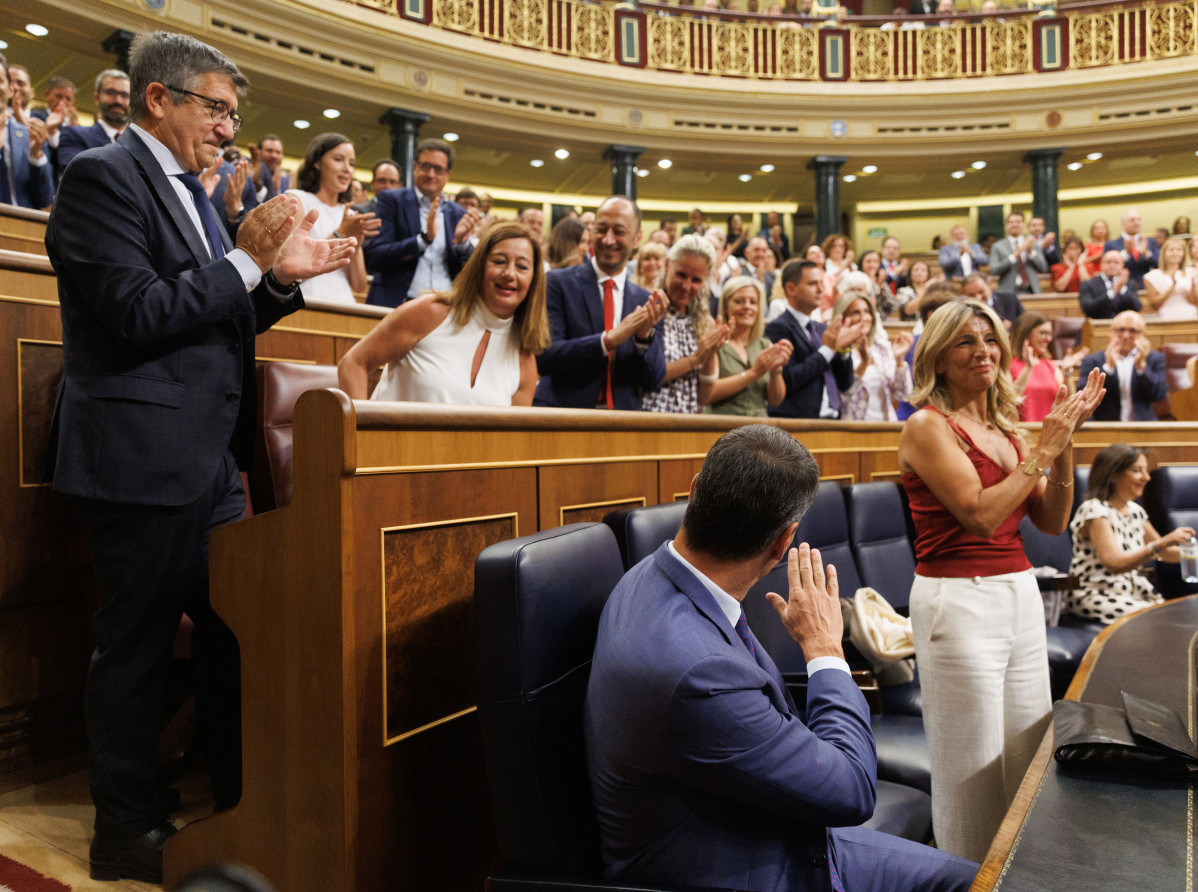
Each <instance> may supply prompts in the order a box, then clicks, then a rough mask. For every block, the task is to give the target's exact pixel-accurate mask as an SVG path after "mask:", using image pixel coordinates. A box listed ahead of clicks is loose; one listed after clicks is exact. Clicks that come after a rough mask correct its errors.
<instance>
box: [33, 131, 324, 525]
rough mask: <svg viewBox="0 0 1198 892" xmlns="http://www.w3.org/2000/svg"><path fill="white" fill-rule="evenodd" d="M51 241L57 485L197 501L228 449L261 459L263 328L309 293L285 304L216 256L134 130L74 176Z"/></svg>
mask: <svg viewBox="0 0 1198 892" xmlns="http://www.w3.org/2000/svg"><path fill="white" fill-rule="evenodd" d="M225 247H226V249H227V250H231V249H232V245H231V244H226V245H225ZM46 248H47V251H48V253H49V255H50V261H51V263H52V264H53V265H54V270H55V272H56V273H57V274H58V300H59V304H60V305H61V312H62V336H63V362H64V370H63V377H62V382H61V384H60V385H59V390H58V402H57V405H56V407H55V417H54V425H55V428H56V432H57V449H56V453H55V456H52V457H51V460H52V461H53V460H54V459H55V457H56V459H57V460H56V462H55V466H54V468H53V478H54V488H55V489H56V490H58V491H59V492H63V493H67V494H68V495H78V496H85V497H87V498H92V499H101V500H105V501H109V502H120V503H127V504H138V505H184V504H188V503H190V502H193V501H194V500H195V499H196V498H198V497H199V495H200V494H201V492H202V491H203V489H204V488H205V487H206V486H211V484H212V481H213V479H214V478H215V477H216V474H217V470H218V468H219V466H220V463H221V461H222V460H223V458H224V454H225V451H226V450H229V449H231V450H232V451H233V453H234V455H235V456H236V457H237V459H238V464H239V465H241V466H242V467H248V466H249V463H250V459H251V458H252V456H253V430H254V421H255V415H256V411H255V406H256V399H257V397H256V394H257V387H256V385H255V376H254V335H255V333H256V332H260V331H265V330H266V329H267V328H269V327H270V326H271V325H273V324H274V323H275V322H276V321H277V320H279V319H280V318H282V317H283V316H286V315H287V314H288V313H291V312H293V311H295V310H297V309H299V308H300V307H302V306H303V299H302V297H300V296H298V295H297V296H296V297H295V298H294V299H293V300H292V301H290V302H288V303H283V302H280V301H279V300H277V299H276V298H275V297H274V296H273V295H272V294H271V293H270V291H269V290H268V289H267V287H266V285H265V284H261V285H259V286H258V287H257V288H256V289H255V290H254V291H253V292H252V293H247V292H246V290H245V285H244V283H243V282H242V280H241V276H240V275H238V273H237V270H236V269H235V268H234V266H233V264H232V263H229V262H228V261H225V260H219V261H214V260H212V259H211V258H210V257H209V256H208V253H207V251H206V249H205V247H204V243H203V241H202V240H201V238H200V235H199V233H198V232H197V231H196V229H195V227H194V225H193V224H192V222H191V220H190V218H189V217H188V216H187V213H186V211H185V210H184V208H183V205H182V203H181V201H180V200H179V197H178V195H177V194H176V193H175V190H174V189H173V188H172V187H171V184H170V183H169V182H168V181H167V177H166V176H165V175H164V174H163V172H162V168H161V167H160V166H159V164H158V162H157V161H156V160H155V159H154V157H153V156H152V155H151V154H150V150H149V149H148V148H147V147H146V145H145V144H144V143H143V142H142V141H141V139H140V138H139V137H138V136H137V135H136V134H135V133H134V132H133V131H132V130H126V131H124V132H123V133H122V134H121V136H120V139H119V140H118V141H117V142H116V143H112V144H110V145H107V146H104V147H103V148H100V149H97V150H95V151H93V152H86V153H84V154H82V155H80V156H79V157H78V158H76V159H75V161H74V162H73V163H72V164H71V166H70V168H69V169H68V170H67V171H66V172H65V173H64V174H63V179H62V189H61V190H60V192H59V195H58V201H57V202H56V204H55V207H54V210H53V212H52V213H51V214H50V221H49V223H48V224H47V226H46Z"/></svg>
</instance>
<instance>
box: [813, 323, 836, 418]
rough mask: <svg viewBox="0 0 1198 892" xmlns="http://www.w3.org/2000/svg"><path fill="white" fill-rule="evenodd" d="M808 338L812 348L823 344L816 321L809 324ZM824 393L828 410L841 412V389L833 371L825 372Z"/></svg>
mask: <svg viewBox="0 0 1198 892" xmlns="http://www.w3.org/2000/svg"><path fill="white" fill-rule="evenodd" d="M807 337H809V338H811V346H813V347H814V348H815V349H816V350H818V349H819V348H820V345H821V344H822V343H823V337H822V336H821V335H820V334H818V333H816V330H815V320H814V319H812V320H811V321H810V322H808V323H807ZM824 391H825V392H826V393H827V394H828V408H829V409H831V410H833V411H834V412H839V411H840V388H839V387H838V386H837V384H836V376H835V375H833V374H832V370H831V369H828V370H827V371H825V372H824Z"/></svg>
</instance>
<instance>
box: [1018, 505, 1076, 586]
mask: <svg viewBox="0 0 1198 892" xmlns="http://www.w3.org/2000/svg"><path fill="white" fill-rule="evenodd" d="M1019 533H1020V535H1022V536H1023V550H1024V552H1025V553H1026V554H1027V559H1028V561H1030V562H1031V565H1032V566H1033V567H1052V568H1053V569H1054V570H1056V571H1057V572H1058V573H1068V572H1069V564H1070V563H1071V562H1072V561H1073V535H1072V534H1071V533H1070V532H1069V530H1065V532H1063V533H1061V534H1060V535H1059V536H1050V535H1048V533H1043V532H1041V531H1040V529H1039V528H1038V527H1037V526H1036V525H1035V524H1034V523H1032V519H1031V518H1030V517H1028V516H1027V515H1024V517H1023V519H1022V520H1021V521H1019Z"/></svg>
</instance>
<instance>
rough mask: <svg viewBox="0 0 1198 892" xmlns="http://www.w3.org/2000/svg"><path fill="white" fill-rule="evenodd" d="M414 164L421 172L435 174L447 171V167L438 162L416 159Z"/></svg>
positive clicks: (439, 174)
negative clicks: (431, 162)
mask: <svg viewBox="0 0 1198 892" xmlns="http://www.w3.org/2000/svg"><path fill="white" fill-rule="evenodd" d="M416 166H417V167H419V168H420V172H421V173H435V174H436V175H437V176H442V175H444V174H447V173H449V168H448V167H442V166H441V165H440V164H429V163H428V162H427V161H417V162H416Z"/></svg>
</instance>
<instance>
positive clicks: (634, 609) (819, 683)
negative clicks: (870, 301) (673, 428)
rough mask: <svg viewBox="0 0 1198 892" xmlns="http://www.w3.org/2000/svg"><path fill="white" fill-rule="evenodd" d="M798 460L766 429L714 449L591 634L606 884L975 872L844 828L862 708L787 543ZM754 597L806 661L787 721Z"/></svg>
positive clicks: (786, 887) (869, 746) (897, 890)
mask: <svg viewBox="0 0 1198 892" xmlns="http://www.w3.org/2000/svg"><path fill="white" fill-rule="evenodd" d="M818 485H819V469H818V468H817V467H816V464H815V459H814V458H812V456H811V453H810V452H808V451H807V450H806V449H805V448H804V447H803V446H802V444H800V443H799V442H798V441H796V440H795V439H794V438H793V437H791V436H790V435H789V434H787V433H785V432H783V431H781V430H779V429H778V428H775V427H771V426H769V425H763V424H755V425H747V426H745V427H741V428H737V429H736V430H734V431H731V432H729V433H727V434H725V435H724V436H723V437H721V438H720V439H719V440H718V441H717V442H716V444H715V445H714V446H712V448H711V451H710V452H708V454H707V458H706V459H704V461H703V467H702V468H701V469H700V471H699V474H698V475H697V476H696V477H695V479H694V481H693V482H692V483H691V494H690V503H689V504H688V505H687V509H686V516H685V518H684V519H683V522H682V529H681V530H680V531H679V533H678V536H677V538H675V539H674V540H673V541H672V542H667V543H665V544H664V545H662V546H661V547H660V548H659V549H658V550H657V551H656V553H654V554H653V555H652V556H651V557H648V558H646V559H645V560H643V561H641V562H640V563H639V564H637V565H636V566H635V567H633V568H632V569H631V570H629V571H628V573H627V574H626V575H625V576H624V578H623V579H622V580H621V581H620V583H619V584H618V585H617V586H616V588H615V590H614V591H613V592H612V594H611V597H610V598H609V599H608V602H607V605H606V606H605V607H604V609H603V616H602V618H601V619H600V622H599V635H598V638H597V640H596V643H595V658H594V662H593V663H592V667H591V676H590V681H589V683H588V685H587V694H586V705H585V712H584V722H585V739H586V745H587V762H588V769H589V772H590V778H591V791H592V795H593V797H594V802H595V810H596V815H597V818H598V823H599V836H600V846H601V854H602V856H603V862H604V867H605V873H606V875H607V876H608V877H609V878H610V879H615V880H620V881H623V882H634V883H670V884H674V885H687V886H718V887H723V888H729V889H754V890H758V892H800V890H802V892H806V890H821V892H823V890H844V889H847V890H851V892H870V890H876V892H903V890H912V892H914V890H920V892H929V890H950V889H951V890H962V892H963V890H965V889H968V888H969V884H970V882H971V881H972V880H973V877H974V874H975V873H976V872H977V868H978V866H977V864H975V863H973V862H970V861H966V860H964V859H961V858H958V857H956V856H955V855H950V854H948V853H945V852H940V851H937V850H935V849H931V848H928V847H926V846H922V845H919V844H917V843H913V842H910V841H908V840H904V839H899V838H897V837H893V836H888V835H887V834H884V833H879V832H877V831H874V830H866V829H862V828H859V827H856V826H855V825H857V824H860V823H862V822H863V821H865V820H867V819H868V818H869V817H870V815H871V814H872V813H873V810H874V803H875V797H876V786H877V762H876V756H875V751H874V738H873V732H872V730H871V729H870V723H869V707H868V706H867V705H866V702H865V698H864V697H863V696H862V694H861V691H860V690H859V689H858V688H857V685H856V684H855V683H854V682H853V679H852V676H851V675H850V674H849V668H848V664H846V663H845V661H844V654H843V652H842V650H841V645H840V641H841V635H842V631H843V628H842V624H841V614H840V601H839V599H838V595H839V591H838V586H837V579H836V570H835V568H833V567H828V568H827V572H826V576H825V570H824V567H823V563H822V561H821V559H820V554H819V552H818V551H812V550H811V549H809V548H808V546H807V545H806V544H803V545H801V546H800V547H799V548H797V549H795V548H791V547H790V546H791V543H792V541H793V539H794V535H795V530H796V529H797V527H798V522H799V519H800V518H801V517H802V515H803V512H804V511H806V510H807V508H808V507H809V506H810V504H811V502H812V500H813V499H814V498H815V492H816V488H817V486H818ZM783 557H786V559H787V563H788V569H789V577H790V585H789V599H788V600H784V599H783V598H782V597H780V596H778V595H776V594H770V595H768V598H769V600H770V602H771V604H772V606H773V607H774V609H775V610H777V612H778V615H779V616H780V617H781V620H782V624H783V625H784V626H785V628H786V630H787V632H788V633H789V634H790V635H791V637H792V638H794V640H795V641H796V642H797V643H798V644H799V645H800V646H801V647H802V648H803V653H804V655H805V656H806V657H807V668H808V673H809V682H808V686H807V703H806V718H805V719H803V718H800V716H799V714H798V711H797V710H796V708H795V704H794V701H793V700H792V699H791V697H790V694H789V693H788V691H787V689H786V685H785V682H784V681H783V679H782V675H781V673H779V671H778V668H777V666H775V664H774V662H773V660H771V659H770V657H769V655H768V654H767V653H766V652H765V651H764V650H763V649H762V647H761V645H760V643H759V642H758V640H757V639H756V638H755V637H754V636H753V633H752V632H751V631H750V630H749V627H748V623H747V622H746V620H745V614H744V611H743V610H742V608H741V601H742V600H743V599H744V597H745V595H746V594H747V593H748V591H749V589H750V588H751V587H752V586H753V584H754V583H756V582H757V581H758V580H760V579H761V578H763V577H764V576H765V575H766V574H767V573H769V572H770V571H771V570H772V569H773V568H774V566H775V565H776V564H777V563H778V561H779V560H780V559H782V558H783Z"/></svg>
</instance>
